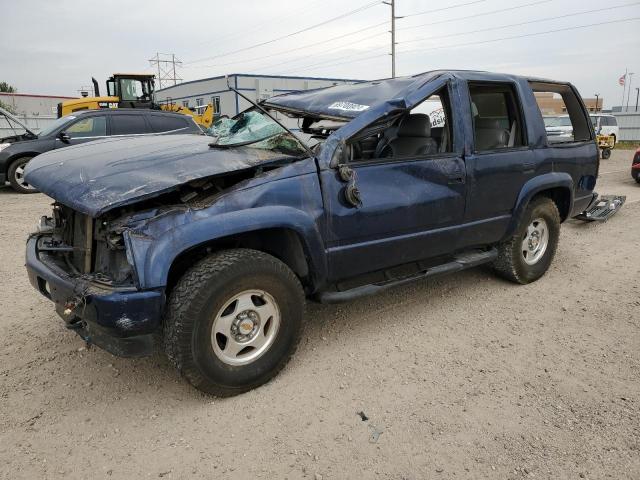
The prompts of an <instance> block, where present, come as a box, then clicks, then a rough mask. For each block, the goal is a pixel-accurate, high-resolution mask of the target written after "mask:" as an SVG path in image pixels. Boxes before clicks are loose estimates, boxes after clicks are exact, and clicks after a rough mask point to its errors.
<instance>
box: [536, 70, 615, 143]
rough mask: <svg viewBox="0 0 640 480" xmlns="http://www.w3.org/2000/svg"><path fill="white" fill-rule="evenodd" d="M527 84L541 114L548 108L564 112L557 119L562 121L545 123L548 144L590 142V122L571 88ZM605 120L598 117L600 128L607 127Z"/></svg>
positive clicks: (555, 84) (553, 84)
mask: <svg viewBox="0 0 640 480" xmlns="http://www.w3.org/2000/svg"><path fill="white" fill-rule="evenodd" d="M529 84H530V85H531V89H532V90H533V93H534V95H535V98H536V102H537V104H538V108H539V109H540V112H541V113H543V114H544V113H545V112H547V111H548V109H550V108H553V109H555V110H556V111H557V110H561V111H563V112H566V114H565V115H562V116H560V117H558V119H559V120H562V121H561V122H560V121H558V122H557V124H551V125H549V124H548V122H545V130H546V133H547V143H548V144H562V143H572V142H584V141H587V140H591V138H592V137H591V128H592V125H590V123H591V122H592V120H591V119H590V118H589V117H588V116H587V114H586V112H585V110H584V107H583V106H582V103H581V102H580V99H579V98H578V97H577V96H576V94H575V93H574V91H573V90H572V88H571V86H569V85H567V84H557V83H544V82H529ZM592 118H594V117H592ZM606 118H607V117H600V126H603V125H607V123H605V122H606ZM594 119H595V118H594Z"/></svg>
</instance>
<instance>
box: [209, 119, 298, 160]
mask: <svg viewBox="0 0 640 480" xmlns="http://www.w3.org/2000/svg"><path fill="white" fill-rule="evenodd" d="M207 134H208V135H211V136H212V137H216V140H215V141H214V142H213V144H212V145H217V146H220V147H233V146H247V147H250V148H260V149H263V150H274V151H278V152H282V153H285V154H287V155H294V156H299V155H305V154H306V150H305V149H304V148H303V146H302V145H301V143H300V142H301V140H300V139H298V138H297V137H295V136H294V135H293V134H292V133H291V132H289V131H288V130H286V129H285V128H283V127H281V126H280V125H278V124H277V123H276V122H275V121H273V119H271V118H270V117H269V116H267V115H265V114H264V113H262V112H259V111H256V110H251V111H247V112H244V113H241V114H240V115H238V116H237V117H236V118H221V119H219V120H218V121H216V122H215V123H214V124H213V125H212V126H211V128H209V130H207Z"/></svg>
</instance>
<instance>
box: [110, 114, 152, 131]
mask: <svg viewBox="0 0 640 480" xmlns="http://www.w3.org/2000/svg"><path fill="white" fill-rule="evenodd" d="M141 133H149V130H148V128H147V124H146V122H145V121H144V117H143V116H142V115H112V116H111V135H136V134H141Z"/></svg>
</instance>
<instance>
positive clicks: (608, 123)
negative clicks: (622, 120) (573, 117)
mask: <svg viewBox="0 0 640 480" xmlns="http://www.w3.org/2000/svg"><path fill="white" fill-rule="evenodd" d="M589 117H591V123H592V124H593V128H594V130H595V131H596V134H598V135H613V143H614V145H615V143H616V142H617V141H618V137H619V135H620V129H619V128H618V121H617V120H616V117H614V116H613V115H603V114H597V115H589Z"/></svg>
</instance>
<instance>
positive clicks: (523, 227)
mask: <svg viewBox="0 0 640 480" xmlns="http://www.w3.org/2000/svg"><path fill="white" fill-rule="evenodd" d="M559 237H560V214H559V213H558V208H557V207H556V204H555V203H554V202H553V200H551V199H550V198H547V197H538V198H535V199H533V201H532V202H531V203H530V204H529V206H528V207H527V209H526V210H525V212H524V214H523V215H522V218H521V220H520V223H519V224H518V227H517V228H516V232H515V233H514V235H513V236H512V237H511V238H509V239H508V240H507V241H506V242H504V243H502V244H500V245H499V247H498V258H497V259H496V260H495V262H494V264H493V267H494V269H495V270H496V272H497V273H498V274H499V275H501V276H502V277H504V278H506V279H508V280H511V281H513V282H516V283H521V284H526V283H531V282H534V281H536V280H537V279H539V278H540V277H542V276H543V275H544V274H545V272H546V271H547V270H548V269H549V265H551V261H552V260H553V257H554V255H555V253H556V248H557V247H558V239H559Z"/></svg>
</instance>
